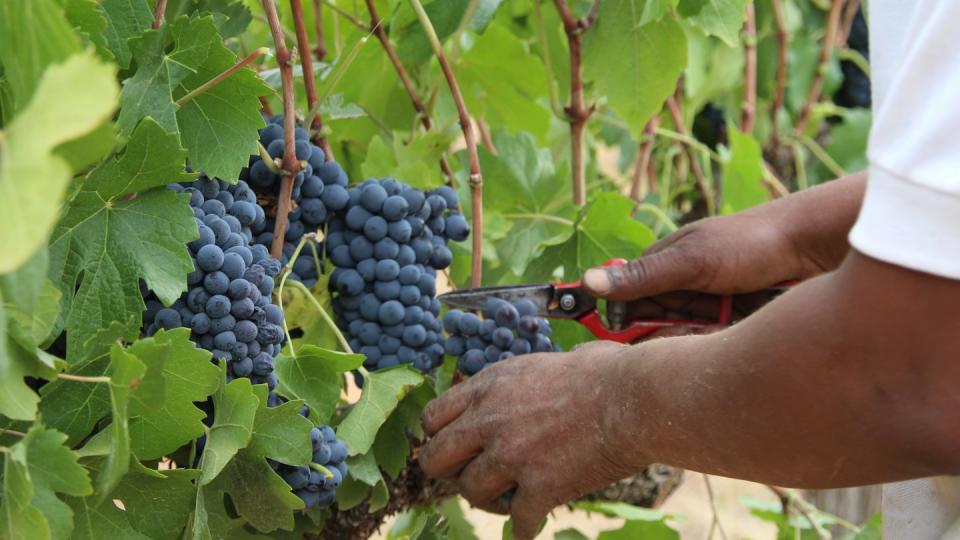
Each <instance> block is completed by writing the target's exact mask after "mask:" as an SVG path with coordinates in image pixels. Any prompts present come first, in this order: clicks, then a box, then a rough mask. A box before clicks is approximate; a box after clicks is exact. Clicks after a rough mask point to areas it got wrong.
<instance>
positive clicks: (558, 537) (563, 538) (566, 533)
mask: <svg viewBox="0 0 960 540" xmlns="http://www.w3.org/2000/svg"><path fill="white" fill-rule="evenodd" d="M553 540H590V538H589V537H588V536H586V535H585V534H583V533H582V532H580V531H578V530H576V529H564V530H562V531H557V532H556V533H555V534H554V535H553Z"/></svg>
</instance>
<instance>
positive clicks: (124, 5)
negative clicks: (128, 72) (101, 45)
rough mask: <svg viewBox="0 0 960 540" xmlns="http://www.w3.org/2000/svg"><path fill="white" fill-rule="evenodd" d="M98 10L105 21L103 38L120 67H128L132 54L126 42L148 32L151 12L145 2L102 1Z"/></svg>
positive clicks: (136, 0) (143, 0) (151, 22)
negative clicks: (105, 26) (101, 12)
mask: <svg viewBox="0 0 960 540" xmlns="http://www.w3.org/2000/svg"><path fill="white" fill-rule="evenodd" d="M100 9H101V10H102V11H103V14H104V16H105V17H106V19H107V28H106V29H105V30H104V31H103V38H104V39H105V40H106V42H107V48H109V49H110V51H111V52H112V53H113V56H114V57H115V58H116V59H117V63H118V64H120V67H122V68H127V67H129V66H130V59H131V57H132V53H131V52H130V44H129V43H128V40H129V39H130V38H132V37H134V36H138V35H140V34H141V33H142V32H144V31H146V30H149V29H150V25H151V24H153V11H152V10H151V9H150V5H149V4H148V3H147V0H102V1H101V2H100Z"/></svg>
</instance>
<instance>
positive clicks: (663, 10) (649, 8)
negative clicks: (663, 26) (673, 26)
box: [639, 0, 679, 25]
mask: <svg viewBox="0 0 960 540" xmlns="http://www.w3.org/2000/svg"><path fill="white" fill-rule="evenodd" d="M678 2H679V0H647V2H646V3H645V4H644V5H643V13H642V14H641V15H640V23H639V24H640V25H644V24H647V23H648V22H653V21H658V20H660V19H662V18H663V17H664V16H665V15H667V14H669V13H670V10H672V9H675V8H676V7H677V3H678Z"/></svg>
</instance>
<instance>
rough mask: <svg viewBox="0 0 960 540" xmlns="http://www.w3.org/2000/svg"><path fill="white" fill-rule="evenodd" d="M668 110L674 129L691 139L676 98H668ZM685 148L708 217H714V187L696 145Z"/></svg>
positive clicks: (671, 96) (687, 145)
mask: <svg viewBox="0 0 960 540" xmlns="http://www.w3.org/2000/svg"><path fill="white" fill-rule="evenodd" d="M667 109H668V110H669V111H670V117H671V118H672V119H673V124H674V129H676V130H677V133H679V134H680V135H682V136H684V137H686V138H690V134H689V133H688V132H687V127H686V125H684V123H683V112H682V111H681V110H680V104H679V103H678V102H677V98H676V97H675V96H673V95H670V97H668V98H667ZM684 148H685V149H686V153H687V159H688V161H690V169H691V170H692V171H693V178H694V180H695V181H696V184H697V189H699V190H700V196H701V197H703V200H704V202H705V203H706V204H707V215H710V216H712V215H714V214H716V212H717V210H716V206H717V204H716V201H714V194H713V187H711V186H710V184H709V183H708V182H707V181H706V179H705V178H704V176H703V169H702V168H701V167H700V160H699V158H697V155H696V154H695V153H694V151H693V149H694V145H692V144H689V143H684Z"/></svg>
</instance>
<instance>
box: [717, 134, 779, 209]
mask: <svg viewBox="0 0 960 540" xmlns="http://www.w3.org/2000/svg"><path fill="white" fill-rule="evenodd" d="M727 134H728V137H729V139H730V150H729V151H728V152H725V153H724V154H725V155H724V160H723V213H724V214H734V213H736V212H739V211H741V210H746V209H747V208H750V207H752V206H756V205H758V204H762V203H765V202H767V201H768V200H769V199H770V194H769V193H768V192H767V190H766V189H765V188H764V187H763V184H762V182H763V153H762V151H761V150H760V143H759V142H757V140H756V139H754V138H753V137H752V136H750V135H748V134H746V133H744V132H742V131H740V130H739V129H737V128H735V127H733V126H732V125H731V126H729V127H728V128H727Z"/></svg>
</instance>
